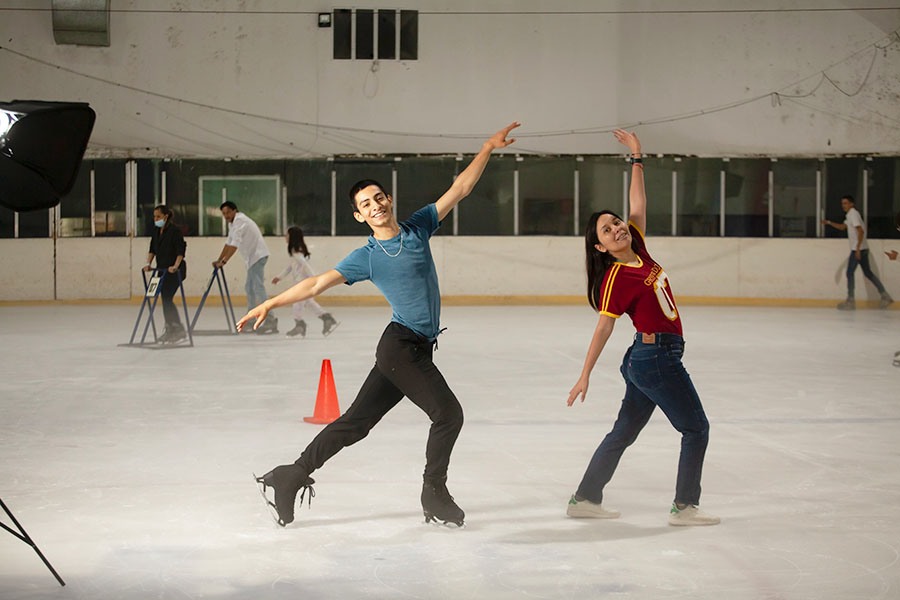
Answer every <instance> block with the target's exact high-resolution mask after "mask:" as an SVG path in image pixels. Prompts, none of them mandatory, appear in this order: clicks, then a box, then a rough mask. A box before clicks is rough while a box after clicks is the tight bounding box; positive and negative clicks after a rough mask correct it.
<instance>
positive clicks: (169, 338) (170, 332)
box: [159, 323, 187, 344]
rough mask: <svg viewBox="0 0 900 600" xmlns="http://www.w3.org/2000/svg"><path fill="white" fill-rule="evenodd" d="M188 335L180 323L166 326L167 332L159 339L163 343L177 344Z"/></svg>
mask: <svg viewBox="0 0 900 600" xmlns="http://www.w3.org/2000/svg"><path fill="white" fill-rule="evenodd" d="M186 337H187V333H186V332H185V331H184V327H182V326H181V324H180V323H179V324H178V325H173V326H172V327H166V332H165V333H164V334H162V336H160V338H159V341H160V342H162V343H163V344H177V343H178V342H180V341H181V340H183V339H185V338H186Z"/></svg>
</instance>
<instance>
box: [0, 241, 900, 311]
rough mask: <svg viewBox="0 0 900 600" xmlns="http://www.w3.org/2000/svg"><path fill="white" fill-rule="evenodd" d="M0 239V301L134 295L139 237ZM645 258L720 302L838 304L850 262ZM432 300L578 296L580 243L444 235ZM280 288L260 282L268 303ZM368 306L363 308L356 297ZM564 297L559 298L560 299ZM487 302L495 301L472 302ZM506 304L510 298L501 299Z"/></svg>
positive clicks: (767, 245) (269, 273)
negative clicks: (437, 285) (436, 292)
mask: <svg viewBox="0 0 900 600" xmlns="http://www.w3.org/2000/svg"><path fill="white" fill-rule="evenodd" d="M308 241H309V243H310V251H311V252H312V262H313V265H314V267H315V268H316V269H318V270H320V271H322V270H326V269H329V268H331V267H333V266H334V265H335V264H336V263H337V262H338V261H339V260H340V259H341V258H343V257H344V256H345V255H346V254H347V253H349V252H350V251H351V250H353V249H354V248H356V247H358V246H359V245H360V244H361V243H363V242H364V238H356V237H336V238H330V237H325V238H322V237H319V238H315V237H311V238H308ZM266 242H267V244H268V245H269V249H270V251H271V253H272V255H271V257H270V258H269V263H268V265H267V268H266V278H267V280H268V281H270V280H271V279H272V278H273V277H274V276H275V275H277V274H278V272H279V271H280V270H281V269H283V268H284V266H285V265H286V264H287V256H286V254H285V246H284V240H283V239H282V238H280V237H277V238H276V237H272V238H267V240H266ZM222 243H223V241H222V239H220V238H188V239H187V244H188V250H187V261H188V279H187V281H186V285H185V291H186V294H187V295H188V296H189V297H199V296H200V295H202V293H203V289H204V284H205V283H206V282H207V280H208V277H209V273H210V272H211V270H212V267H211V264H210V263H211V262H212V260H214V259H215V258H216V257H218V255H219V252H220V250H221V249H222ZM55 244H56V248H55V255H56V261H55V265H54V241H53V240H50V239H46V240H44V239H34V240H32V239H23V240H0V256H2V260H0V300H3V301H16V300H51V299H53V298H54V281H55V283H56V286H55V287H56V298H58V299H61V300H65V299H86V300H91V299H127V298H130V297H134V296H140V295H141V294H142V293H143V291H142V290H143V284H142V283H141V275H140V267H141V266H142V265H143V264H144V263H145V261H146V257H147V247H148V244H149V240H148V239H147V238H136V239H134V240H129V239H127V238H105V239H104V238H95V239H59V240H56V242H55ZM648 245H649V248H650V250H651V252H652V254H653V256H654V258H656V259H657V260H658V261H659V262H660V263H661V264H662V265H663V266H664V267H665V269H666V272H667V273H668V274H669V277H670V279H671V281H672V286H673V288H674V290H675V292H676V294H677V295H678V297H680V298H684V299H685V300H686V301H687V300H688V299H694V300H697V299H710V300H713V301H715V300H716V299H718V300H719V301H731V299H734V298H742V299H748V300H753V299H763V300H770V301H775V302H778V301H790V300H796V301H813V302H815V301H824V300H838V299H841V298H843V297H844V296H845V294H846V283H845V279H844V270H845V268H846V260H847V256H848V254H849V248H848V244H847V241H846V240H844V239H828V240H824V239H792V240H788V239H759V238H667V237H651V238H648ZM869 245H870V248H871V258H872V263H873V268H874V270H875V271H876V273H877V274H878V275H879V277H880V278H881V280H882V282H884V284H885V286H886V287H887V289H888V291H889V292H890V293H891V294H892V295H893V296H894V297H895V298H898V299H900V261H894V262H892V261H889V260H888V259H887V257H886V256H885V255H884V253H883V252H884V250H888V249H897V250H900V242H897V241H892V240H870V241H869ZM432 251H433V253H434V258H435V264H436V266H437V270H438V277H439V278H440V282H441V292H442V294H443V296H444V297H445V298H446V299H447V300H448V301H452V299H453V298H454V297H456V298H459V299H464V298H460V297H470V296H476V297H477V296H481V297H483V296H489V297H496V296H519V297H531V296H543V297H545V300H547V301H553V300H559V297H561V296H563V297H570V298H571V299H572V300H574V301H580V298H581V297H582V296H583V295H584V289H583V288H584V273H583V266H582V265H583V252H584V250H583V242H582V240H581V239H580V238H576V237H517V238H511V237H496V238H495V237H468V236H466V237H450V236H446V237H444V236H436V237H434V238H433V239H432ZM226 272H227V276H228V285H229V288H230V290H231V292H232V296H233V297H234V298H235V299H236V302H238V303H239V304H241V305H242V303H243V299H242V297H243V296H244V279H245V267H244V264H243V261H242V260H241V258H240V256H236V257H235V258H234V259H232V261H231V262H230V263H229V266H228V267H226ZM856 277H857V290H858V291H857V298H858V299H860V300H864V299H867V298H870V299H875V298H876V297H877V296H876V295H875V293H874V288H873V287H872V286H871V284H870V283H868V282H867V281H866V283H865V285H863V283H862V281H863V277H862V274H861V271H859V270H857V274H856ZM287 285H288V284H287V283H281V284H279V285H277V286H274V285H272V284H270V283H269V284H268V289H269V292H270V294H274V293H278V292H280V291H282V290H284V289H286V287H287ZM377 295H379V294H378V291H377V290H376V289H375V287H374V286H373V285H372V284H371V283H368V282H364V283H359V284H356V285H353V286H338V287H336V288H334V289H332V290H329V292H328V293H327V294H326V295H325V298H324V300H323V301H324V302H325V303H326V304H327V303H328V302H329V299H331V298H337V297H343V298H346V299H347V300H350V298H352V297H354V296H356V297H369V298H370V297H373V296H377ZM367 299H368V298H367ZM565 299H569V298H564V300H565ZM476 300H480V301H488V302H490V301H496V298H493V299H492V298H480V299H479V298H476ZM508 300H509V301H515V299H508Z"/></svg>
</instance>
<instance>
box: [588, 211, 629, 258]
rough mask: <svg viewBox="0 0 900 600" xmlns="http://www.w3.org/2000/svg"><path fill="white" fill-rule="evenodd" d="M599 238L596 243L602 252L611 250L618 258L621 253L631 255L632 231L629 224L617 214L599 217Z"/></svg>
mask: <svg viewBox="0 0 900 600" xmlns="http://www.w3.org/2000/svg"><path fill="white" fill-rule="evenodd" d="M597 239H598V240H599V243H597V244H596V245H595V247H596V248H597V250H599V251H600V252H609V253H610V254H611V255H613V256H615V257H616V258H620V254H627V255H629V256H630V255H631V253H632V251H631V232H630V231H629V230H628V224H627V223H625V222H624V221H623V220H622V219H620V218H619V217H617V216H616V215H611V214H604V215H600V217H599V218H598V219H597Z"/></svg>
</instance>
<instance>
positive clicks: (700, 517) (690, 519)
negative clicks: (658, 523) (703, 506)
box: [669, 504, 721, 525]
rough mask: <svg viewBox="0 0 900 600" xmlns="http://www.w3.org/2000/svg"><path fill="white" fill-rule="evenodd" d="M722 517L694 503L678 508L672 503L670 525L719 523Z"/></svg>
mask: <svg viewBox="0 0 900 600" xmlns="http://www.w3.org/2000/svg"><path fill="white" fill-rule="evenodd" d="M720 521H721V519H720V518H719V517H716V516H714V515H710V514H707V513H705V512H703V511H702V510H700V509H699V508H697V506H696V505H694V504H688V505H687V506H685V507H684V508H678V507H677V506H676V505H675V504H672V508H671V510H669V525H718V524H719V522H720Z"/></svg>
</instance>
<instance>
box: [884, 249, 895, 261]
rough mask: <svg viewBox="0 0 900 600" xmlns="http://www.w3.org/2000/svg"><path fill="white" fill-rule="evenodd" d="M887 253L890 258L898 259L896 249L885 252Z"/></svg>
mask: <svg viewBox="0 0 900 600" xmlns="http://www.w3.org/2000/svg"><path fill="white" fill-rule="evenodd" d="M885 254H887V257H888V258H889V259H891V260H897V251H896V250H891V251H890V252H885Z"/></svg>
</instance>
